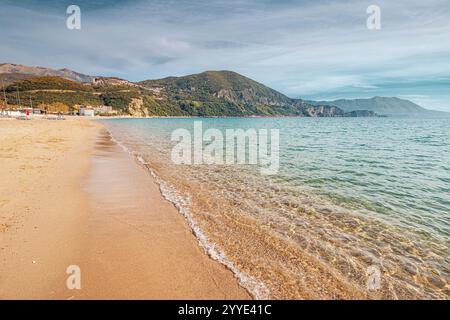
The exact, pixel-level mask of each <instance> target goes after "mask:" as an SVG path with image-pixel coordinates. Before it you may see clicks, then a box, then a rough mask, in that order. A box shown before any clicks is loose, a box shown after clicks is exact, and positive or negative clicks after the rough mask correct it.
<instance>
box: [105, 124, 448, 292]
mask: <svg viewBox="0 0 450 320" xmlns="http://www.w3.org/2000/svg"><path fill="white" fill-rule="evenodd" d="M194 121H201V122H202V125H203V129H204V130H206V129H208V128H215V129H219V130H221V131H223V132H225V130H226V129H238V128H241V129H244V130H247V129H256V130H258V129H279V132H280V139H279V143H280V149H279V161H280V164H279V171H278V173H277V174H274V175H269V176H267V175H261V174H260V172H259V170H258V169H259V167H258V166H254V165H206V164H199V165H177V164H174V163H173V162H172V161H171V157H170V155H171V150H172V148H173V146H174V144H175V142H173V141H171V139H170V137H171V133H172V132H173V131H174V130H176V129H179V128H185V129H188V130H190V131H192V130H193V127H194ZM102 122H103V123H105V124H106V127H107V129H108V130H109V131H110V133H111V135H112V137H113V138H114V139H115V140H116V141H117V142H119V143H120V144H121V145H122V146H123V147H124V149H126V150H127V151H129V152H130V153H131V154H133V155H134V156H135V157H136V159H138V160H139V161H140V163H141V165H145V166H146V167H147V168H148V169H149V173H151V174H153V175H154V177H155V179H157V181H158V183H160V186H161V191H162V193H163V195H164V196H165V197H166V198H167V199H168V200H170V201H172V202H173V203H174V204H175V205H176V206H177V207H178V209H179V210H180V213H181V214H183V215H184V216H185V217H186V219H187V221H188V223H189V224H190V226H191V228H192V229H193V232H194V234H195V235H196V236H197V237H198V239H199V243H200V245H201V246H202V247H203V248H204V249H205V251H206V252H207V253H208V254H209V255H211V256H212V257H213V258H214V259H217V260H219V261H221V262H222V263H224V264H225V265H226V266H227V267H228V268H230V269H231V270H232V271H233V272H234V273H235V274H236V276H237V277H238V278H239V280H240V282H241V284H242V285H243V286H244V287H246V288H247V289H248V290H249V291H250V292H251V293H252V294H253V295H254V296H255V297H257V298H387V299H397V298H399V299H401V298H413V299H414V298H440V299H448V298H449V279H450V269H449V265H450V264H449V257H450V254H449V253H450V249H449V247H450V238H449V236H450V119H407V118H405V119H403V118H152V119H111V120H102ZM374 269H375V270H378V271H379V274H378V275H377V274H375V276H377V277H379V279H377V280H379V281H378V282H377V280H376V281H375V282H374V283H375V286H373V285H370V283H372V282H370V281H373V276H374V274H373V270H374ZM368 282H370V283H368ZM372 284H373V283H372Z"/></svg>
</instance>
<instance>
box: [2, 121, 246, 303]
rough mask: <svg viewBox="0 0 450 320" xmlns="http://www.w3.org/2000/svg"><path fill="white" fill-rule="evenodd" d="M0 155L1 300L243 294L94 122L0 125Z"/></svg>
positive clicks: (228, 296) (144, 173) (151, 183)
mask: <svg viewBox="0 0 450 320" xmlns="http://www.w3.org/2000/svg"><path fill="white" fill-rule="evenodd" d="M0 150H1V153H0V158H1V162H2V166H1V167H0V178H1V180H2V182H4V183H2V184H1V186H0V299H112V298H117V299H249V298H250V296H249V295H248V293H247V292H246V291H245V290H244V289H243V288H242V287H240V286H239V285H238V282H237V280H236V279H235V278H234V276H233V274H232V273H231V271H229V270H227V269H226V268H225V267H224V266H222V265H221V264H219V263H218V262H216V261H214V260H212V259H210V258H209V257H208V256H207V255H206V254H205V253H204V252H203V250H202V249H201V248H200V247H199V246H198V243H197V240H196V239H195V237H194V236H193V235H192V233H191V232H190V230H189V228H188V226H187V223H186V221H185V220H184V218H183V217H182V216H181V215H180V214H179V213H178V211H177V210H176V208H175V207H174V206H173V205H172V204H171V203H169V202H168V201H166V200H165V199H163V198H162V196H161V194H160V192H159V189H158V186H157V185H156V184H155V182H154V181H153V179H152V178H151V176H150V175H149V174H148V172H147V171H146V170H145V169H144V168H142V167H140V166H139V165H138V164H137V163H135V162H134V160H133V158H132V157H131V156H130V155H128V154H126V153H125V152H124V151H122V149H120V148H119V147H118V146H117V145H116V144H114V143H113V142H112V141H111V140H110V138H109V136H108V135H107V134H106V131H105V130H104V129H103V127H102V126H101V125H100V124H98V123H95V122H91V121H87V120H67V121H47V120H33V121H17V120H2V121H0ZM70 265H77V266H79V267H80V270H81V289H80V290H77V289H75V290H69V289H68V288H67V286H66V280H67V277H68V276H69V275H68V274H67V273H66V269H67V267H68V266H70Z"/></svg>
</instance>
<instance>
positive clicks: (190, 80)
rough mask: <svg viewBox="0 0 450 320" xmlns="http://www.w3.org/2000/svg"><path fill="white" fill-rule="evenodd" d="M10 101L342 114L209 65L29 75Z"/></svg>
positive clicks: (171, 110) (154, 112) (163, 111)
mask: <svg viewBox="0 0 450 320" xmlns="http://www.w3.org/2000/svg"><path fill="white" fill-rule="evenodd" d="M6 91H7V95H8V101H10V103H15V104H18V99H17V91H19V93H20V96H21V97H22V99H21V105H30V104H31V102H30V101H33V104H34V105H35V106H36V105H39V104H41V103H42V104H49V103H54V102H61V103H64V104H66V105H68V106H69V107H71V106H74V105H76V104H84V105H93V106H97V105H108V106H112V107H113V108H114V109H115V110H116V111H118V112H119V114H131V115H134V116H230V117H234V116H306V117H324V116H326V117H329V116H342V115H343V112H342V110H340V109H339V108H337V107H334V106H327V105H319V106H313V105H311V104H308V103H306V102H305V101H303V100H300V99H290V98H288V97H287V96H285V95H283V94H281V93H280V92H278V91H275V90H273V89H271V88H269V87H267V86H265V85H263V84H261V83H258V82H256V81H253V80H251V79H249V78H247V77H244V76H242V75H240V74H238V73H235V72H231V71H207V72H203V73H200V74H194V75H189V76H184V77H169V78H164V79H159V80H146V81H142V82H140V83H131V82H128V81H126V80H122V79H118V78H94V79H93V81H92V82H91V83H89V84H87V83H80V82H76V81H71V80H68V79H65V78H61V77H55V76H44V77H32V78H27V79H24V80H21V81H17V82H14V83H13V84H10V85H9V86H7V87H6Z"/></svg>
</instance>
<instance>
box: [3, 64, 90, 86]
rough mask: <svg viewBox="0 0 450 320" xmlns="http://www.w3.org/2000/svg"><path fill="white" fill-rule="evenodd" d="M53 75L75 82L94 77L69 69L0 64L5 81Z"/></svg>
mask: <svg viewBox="0 0 450 320" xmlns="http://www.w3.org/2000/svg"><path fill="white" fill-rule="evenodd" d="M42 76H53V77H61V78H64V79H68V80H72V81H77V82H91V81H92V80H93V79H94V77H92V76H88V75H85V74H82V73H78V72H75V71H72V70H69V69H65V68H64V69H58V70H57V69H51V68H44V67H30V66H24V65H20V64H13V63H2V64H0V77H1V78H2V79H3V80H4V81H5V82H6V83H12V82H15V81H20V80H23V79H27V78H31V77H42Z"/></svg>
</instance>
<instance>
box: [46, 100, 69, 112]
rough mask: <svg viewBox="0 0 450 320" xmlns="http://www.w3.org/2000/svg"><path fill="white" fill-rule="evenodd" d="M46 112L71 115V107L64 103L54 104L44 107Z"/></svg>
mask: <svg viewBox="0 0 450 320" xmlns="http://www.w3.org/2000/svg"><path fill="white" fill-rule="evenodd" d="M44 110H45V111H46V112H47V113H63V114H67V113H69V106H68V105H66V104H64V103H62V102H54V103H51V104H48V105H44Z"/></svg>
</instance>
